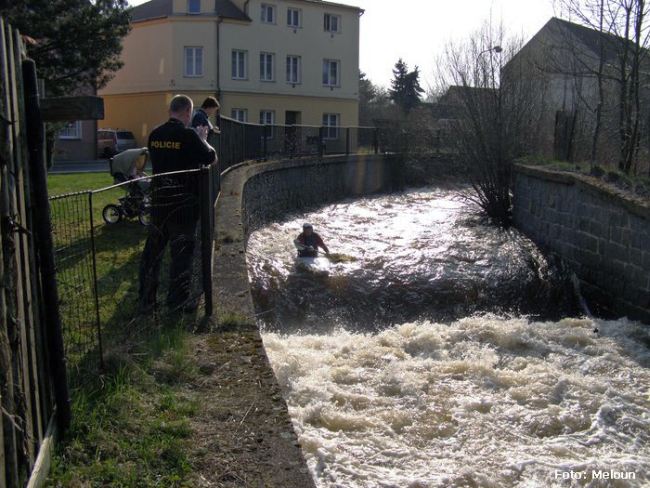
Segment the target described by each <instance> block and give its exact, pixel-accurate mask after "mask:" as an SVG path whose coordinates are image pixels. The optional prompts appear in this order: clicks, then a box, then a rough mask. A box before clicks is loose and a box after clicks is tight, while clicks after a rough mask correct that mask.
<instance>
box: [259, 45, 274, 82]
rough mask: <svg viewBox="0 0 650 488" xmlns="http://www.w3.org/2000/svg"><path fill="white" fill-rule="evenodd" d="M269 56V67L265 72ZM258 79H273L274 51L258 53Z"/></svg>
mask: <svg viewBox="0 0 650 488" xmlns="http://www.w3.org/2000/svg"><path fill="white" fill-rule="evenodd" d="M262 58H264V60H263V59H262ZM269 58H270V59H271V68H270V70H269V72H267V68H268V59H269ZM260 81H267V82H268V81H275V53H267V52H261V53H260Z"/></svg>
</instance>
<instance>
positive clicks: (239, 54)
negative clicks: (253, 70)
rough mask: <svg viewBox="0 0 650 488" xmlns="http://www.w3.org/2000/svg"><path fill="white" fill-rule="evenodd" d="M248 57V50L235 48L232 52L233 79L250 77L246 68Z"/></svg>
mask: <svg viewBox="0 0 650 488" xmlns="http://www.w3.org/2000/svg"><path fill="white" fill-rule="evenodd" d="M247 57H248V52H247V51H237V50H233V52H232V79H233V80H245V79H246V78H248V73H247V71H248V70H247V69H246V64H247V62H246V58H247Z"/></svg>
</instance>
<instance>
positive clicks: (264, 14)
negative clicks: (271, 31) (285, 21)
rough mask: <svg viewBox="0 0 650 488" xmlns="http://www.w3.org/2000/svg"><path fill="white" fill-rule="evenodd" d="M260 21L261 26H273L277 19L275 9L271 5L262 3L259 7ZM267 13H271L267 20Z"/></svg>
mask: <svg viewBox="0 0 650 488" xmlns="http://www.w3.org/2000/svg"><path fill="white" fill-rule="evenodd" d="M260 10H261V13H260V16H261V19H260V20H261V21H262V23H263V24H275V23H276V19H277V8H276V7H275V5H273V4H271V3H263V4H262V6H261V7H260ZM269 12H271V19H270V20H269Z"/></svg>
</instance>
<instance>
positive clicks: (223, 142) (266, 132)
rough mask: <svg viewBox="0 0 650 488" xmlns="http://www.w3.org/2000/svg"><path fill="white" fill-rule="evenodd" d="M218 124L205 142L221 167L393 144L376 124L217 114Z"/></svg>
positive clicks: (377, 148)
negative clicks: (251, 119) (269, 121)
mask: <svg viewBox="0 0 650 488" xmlns="http://www.w3.org/2000/svg"><path fill="white" fill-rule="evenodd" d="M218 125H219V129H220V134H213V135H211V136H210V138H209V142H210V143H211V144H212V145H213V146H214V147H215V149H216V150H217V154H218V156H219V167H220V169H221V170H222V171H223V170H225V169H227V168H229V167H230V166H233V165H235V164H238V163H241V162H242V161H251V160H253V161H267V160H269V159H285V158H298V157H310V156H311V157H323V156H326V155H333V154H359V153H364V154H378V153H379V152H387V151H389V150H390V148H391V147H392V145H393V144H392V141H390V138H389V137H388V131H386V130H384V129H378V128H376V127H328V126H312V125H279V124H274V125H260V124H251V123H247V122H239V121H237V120H233V119H230V118H228V117H220V119H219V121H218ZM389 146H390V147H389Z"/></svg>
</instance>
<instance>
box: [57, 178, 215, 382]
mask: <svg viewBox="0 0 650 488" xmlns="http://www.w3.org/2000/svg"><path fill="white" fill-rule="evenodd" d="M215 173H216V167H214V166H211V167H209V168H203V169H200V170H199V169H197V170H189V171H182V172H175V173H165V174H161V175H156V176H152V177H144V178H138V179H133V180H130V181H127V182H124V183H120V184H117V185H113V186H110V187H107V188H102V189H99V190H93V191H87V192H81V193H73V194H68V195H61V196H56V197H52V198H51V199H50V206H51V209H52V234H53V237H54V248H55V261H56V265H57V281H58V285H59V294H60V310H61V316H62V323H63V336H64V347H65V354H66V359H67V364H68V368H69V371H70V373H71V375H70V376H71V378H72V381H73V382H74V378H76V377H78V376H79V375H77V374H76V373H78V372H79V371H80V370H81V369H82V368H85V367H86V366H88V365H89V364H101V362H102V358H103V349H104V344H109V345H110V344H119V342H120V341H121V340H122V339H124V338H125V337H127V336H128V335H129V334H130V332H131V331H132V329H133V327H134V325H136V324H137V323H138V321H139V318H141V317H145V316H147V317H153V318H154V319H155V318H156V317H157V316H158V314H160V313H165V314H170V313H184V314H194V313H196V312H200V311H201V310H203V311H205V313H206V315H210V314H211V313H212V293H211V282H212V278H211V271H212V232H213V214H212V209H213V204H214V201H215V198H216V186H215V185H216V184H217V183H218V177H217V176H218V175H215ZM201 306H202V307H201Z"/></svg>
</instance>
